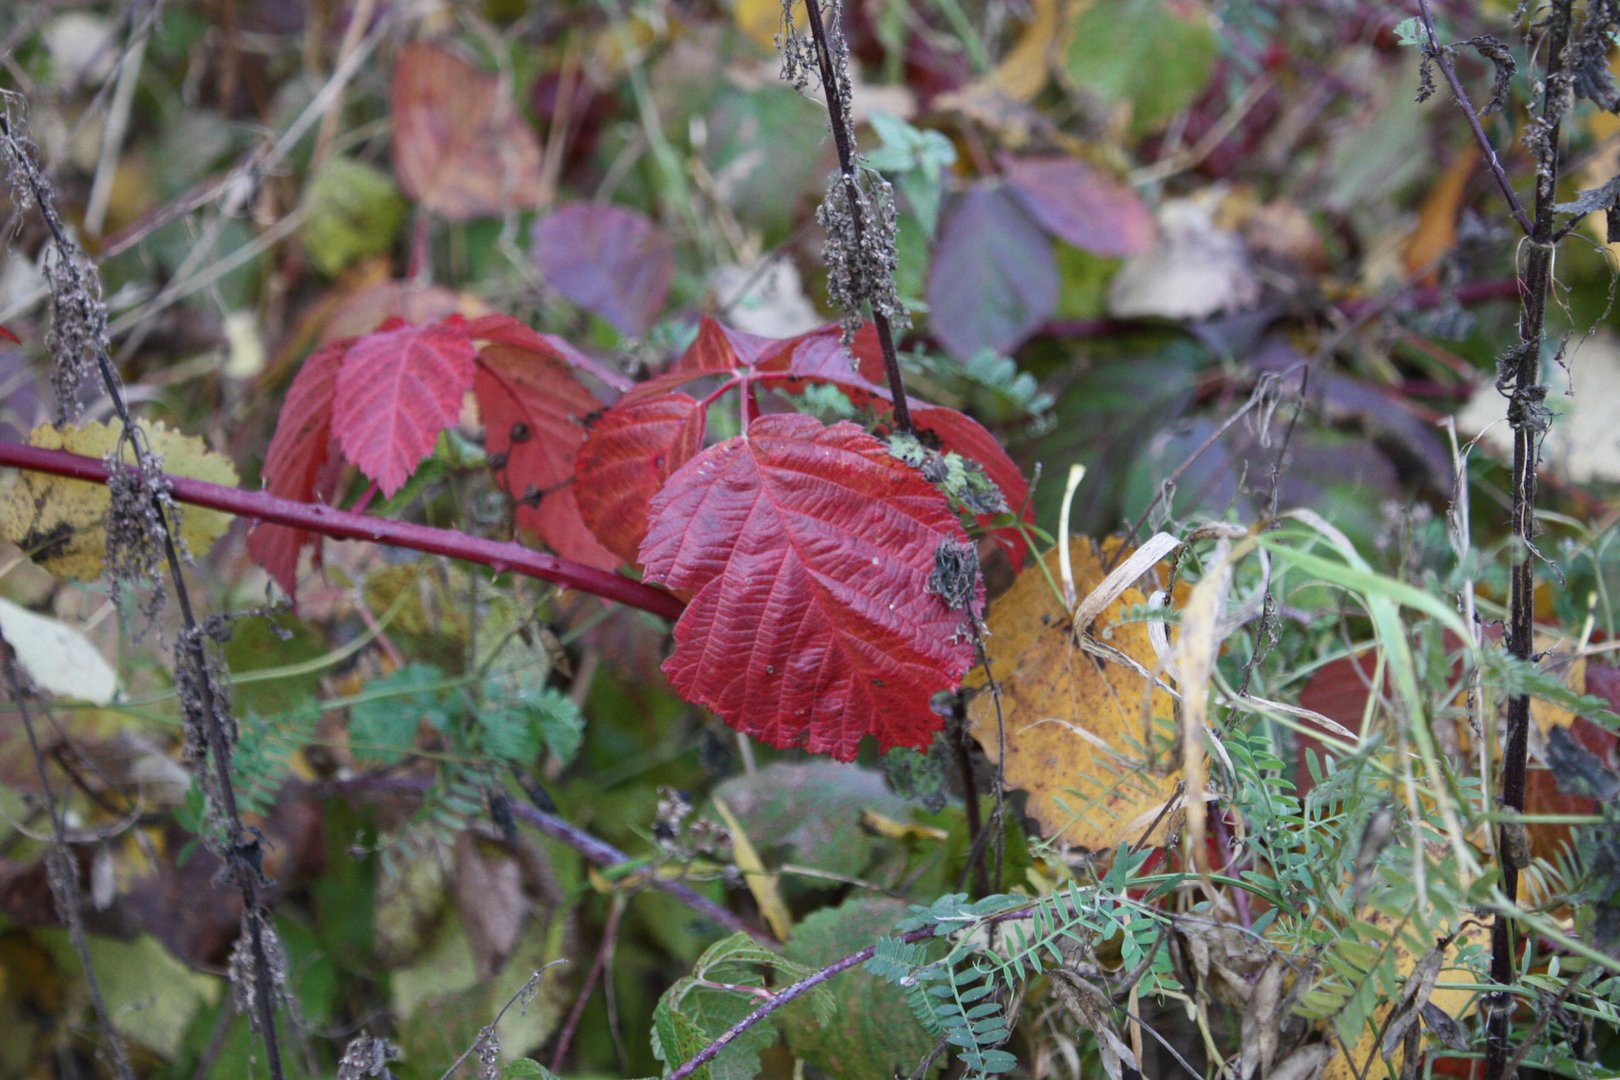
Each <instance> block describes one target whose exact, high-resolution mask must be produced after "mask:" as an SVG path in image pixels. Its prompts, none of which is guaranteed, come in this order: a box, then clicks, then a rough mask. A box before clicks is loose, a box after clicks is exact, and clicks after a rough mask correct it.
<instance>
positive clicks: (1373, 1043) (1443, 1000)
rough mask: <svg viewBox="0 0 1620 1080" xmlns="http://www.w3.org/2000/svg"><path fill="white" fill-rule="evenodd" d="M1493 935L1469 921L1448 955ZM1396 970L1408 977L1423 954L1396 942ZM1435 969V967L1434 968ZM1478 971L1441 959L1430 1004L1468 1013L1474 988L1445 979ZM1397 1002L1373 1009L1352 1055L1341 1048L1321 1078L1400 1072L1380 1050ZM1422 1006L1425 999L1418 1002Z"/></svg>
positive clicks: (1373, 1077) (1351, 1079) (1367, 1078)
mask: <svg viewBox="0 0 1620 1080" xmlns="http://www.w3.org/2000/svg"><path fill="white" fill-rule="evenodd" d="M1489 937H1490V935H1489V933H1488V932H1487V931H1486V929H1485V928H1484V927H1483V926H1481V925H1480V924H1479V923H1470V924H1469V925H1468V928H1467V929H1466V930H1464V931H1463V932H1462V933H1461V934H1459V935H1458V936H1457V939H1456V940H1455V941H1453V942H1452V943H1451V946H1450V948H1448V949H1447V950H1446V956H1447V957H1451V956H1454V955H1455V954H1456V952H1457V950H1458V949H1460V948H1462V947H1463V946H1464V945H1470V944H1472V945H1484V944H1485V943H1486V941H1487V939H1488V938H1489ZM1394 952H1395V970H1396V972H1397V973H1398V974H1399V975H1400V976H1401V978H1402V979H1405V978H1407V977H1409V976H1411V975H1412V972H1413V969H1414V968H1416V967H1417V965H1418V961H1419V960H1420V959H1421V957H1420V955H1419V954H1417V953H1414V952H1413V951H1412V949H1411V948H1410V947H1409V945H1408V944H1407V942H1406V941H1405V940H1404V939H1403V940H1399V941H1396V942H1395V948H1394ZM1431 971H1432V969H1431ZM1477 978H1478V975H1477V974H1476V973H1475V972H1472V971H1469V970H1468V969H1466V968H1451V967H1449V966H1447V965H1446V964H1445V963H1444V962H1442V965H1441V968H1440V974H1439V979H1438V981H1437V982H1436V984H1435V988H1434V992H1433V993H1431V994H1430V995H1429V999H1428V1001H1429V1004H1431V1005H1433V1006H1435V1007H1436V1008H1439V1009H1442V1010H1444V1011H1445V1013H1446V1015H1448V1016H1450V1017H1451V1018H1452V1019H1454V1020H1456V1019H1460V1018H1461V1017H1462V1016H1463V1015H1464V1014H1465V1013H1467V1012H1468V1011H1469V1010H1470V1009H1471V1008H1472V1006H1473V1003H1474V997H1475V994H1474V991H1472V990H1464V989H1460V988H1455V987H1448V986H1446V985H1444V984H1445V983H1446V982H1448V981H1450V982H1457V983H1470V982H1474V981H1476V979H1477ZM1395 1004H1396V1003H1395V1002H1393V1001H1386V1002H1384V1003H1382V1004H1380V1005H1379V1006H1378V1007H1377V1008H1375V1009H1374V1010H1373V1011H1372V1015H1371V1016H1370V1017H1368V1018H1367V1026H1366V1028H1365V1030H1363V1031H1362V1033H1361V1038H1359V1039H1358V1040H1356V1045H1355V1048H1354V1049H1353V1050H1352V1051H1351V1052H1350V1054H1349V1056H1346V1055H1345V1054H1344V1053H1343V1048H1342V1047H1341V1048H1340V1052H1339V1053H1337V1054H1335V1055H1334V1056H1333V1060H1331V1061H1329V1062H1328V1066H1327V1071H1326V1072H1324V1073H1323V1074H1322V1080H1392V1078H1394V1077H1398V1076H1400V1075H1402V1074H1401V1069H1400V1067H1399V1065H1398V1064H1392V1063H1391V1062H1386V1061H1385V1059H1384V1058H1383V1056H1382V1055H1381V1054H1379V1052H1378V1051H1379V1045H1378V1040H1379V1034H1380V1033H1381V1032H1382V1031H1383V1030H1384V1018H1385V1017H1387V1016H1388V1015H1389V1013H1390V1010H1391V1009H1393V1008H1394V1007H1395ZM1418 1005H1419V1007H1421V1005H1422V1003H1421V1002H1419V1003H1418ZM1400 1056H1401V1054H1400V1051H1399V1049H1397V1050H1396V1052H1395V1054H1394V1055H1393V1059H1392V1060H1393V1061H1398V1060H1399V1058H1400Z"/></svg>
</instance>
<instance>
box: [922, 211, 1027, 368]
mask: <svg viewBox="0 0 1620 1080" xmlns="http://www.w3.org/2000/svg"><path fill="white" fill-rule="evenodd" d="M1057 300H1058V273H1057V260H1056V259H1055V258H1054V256H1053V254H1052V242H1051V241H1050V240H1048V239H1047V238H1046V235H1045V234H1044V233H1043V232H1041V230H1040V227H1039V226H1037V225H1036V224H1035V223H1034V222H1033V221H1031V220H1030V218H1029V215H1028V214H1026V213H1025V212H1024V209H1023V207H1022V206H1020V205H1019V202H1018V199H1017V197H1016V196H1014V195H1013V194H1012V193H1011V192H1009V191H1008V190H1007V189H1006V188H1004V187H1000V186H991V185H987V184H979V185H976V186H974V187H972V188H970V189H969V190H968V191H967V193H966V194H964V195H962V196H961V197H960V198H959V199H957V200H956V201H955V202H954V203H953V204H952V206H951V208H950V210H949V211H948V212H947V213H946V215H945V220H944V222H943V223H942V224H941V225H940V230H939V247H938V249H937V250H936V252H935V254H934V262H933V267H932V269H931V270H930V271H929V274H928V310H929V316H928V318H929V324H930V326H931V327H932V329H933V332H934V336H935V337H937V338H939V340H940V343H941V344H943V345H944V346H945V348H946V349H947V350H948V351H949V352H950V353H951V355H952V356H955V357H958V358H960V359H963V360H966V359H968V358H969V357H972V356H974V355H975V354H977V353H978V352H980V351H981V350H984V349H991V350H994V351H996V352H1006V351H1008V350H1009V349H1013V348H1016V347H1017V346H1019V345H1021V344H1023V341H1024V339H1025V338H1027V337H1028V336H1029V335H1030V333H1031V332H1033V331H1034V329H1035V327H1037V326H1039V325H1040V324H1041V322H1042V321H1043V320H1044V319H1045V318H1046V317H1047V316H1048V315H1050V314H1051V313H1052V312H1053V311H1054V310H1055V309H1056V308H1057Z"/></svg>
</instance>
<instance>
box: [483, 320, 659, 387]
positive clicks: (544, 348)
mask: <svg viewBox="0 0 1620 1080" xmlns="http://www.w3.org/2000/svg"><path fill="white" fill-rule="evenodd" d="M467 336H468V337H470V338H476V339H478V340H481V341H488V342H491V343H492V344H495V345H513V346H516V347H517V348H519V349H528V350H529V351H531V352H539V353H555V354H557V356H559V357H561V358H562V359H564V360H566V361H568V364H569V366H571V367H572V368H574V370H576V371H585V372H589V373H590V374H592V375H594V376H596V377H597V378H598V379H601V380H602V381H603V382H604V383H606V384H607V385H608V386H611V387H613V389H615V390H618V391H620V392H621V393H622V392H623V391H626V390H629V389H631V388H632V387H633V386H634V385H635V384H634V383H633V382H631V381H630V380H629V379H627V378H626V377H625V376H624V375H622V374H620V373H619V372H617V371H614V370H613V369H611V368H609V367H606V366H605V365H603V364H601V363H600V362H598V361H597V360H595V359H594V358H592V357H590V356H587V355H585V354H584V353H582V352H580V351H579V350H578V349H576V348H574V347H573V346H572V345H570V344H568V342H566V341H564V340H563V339H562V338H560V337H558V336H557V335H556V334H542V333H540V332H539V331H538V330H534V329H532V328H530V327H529V326H527V325H525V324H524V323H521V322H519V321H518V320H516V319H514V318H512V316H510V315H499V314H496V315H481V316H479V317H478V318H476V319H474V320H472V321H471V322H469V323H468V324H467Z"/></svg>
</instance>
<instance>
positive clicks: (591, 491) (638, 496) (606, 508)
mask: <svg viewBox="0 0 1620 1080" xmlns="http://www.w3.org/2000/svg"><path fill="white" fill-rule="evenodd" d="M703 431H704V410H703V408H702V407H701V406H700V405H699V404H698V403H697V401H696V400H695V399H693V398H692V397H690V396H689V395H687V394H665V395H663V396H662V397H656V398H652V399H651V400H647V401H628V402H626V401H621V402H619V403H618V404H617V405H614V406H613V407H612V408H611V409H609V410H608V411H607V412H605V413H603V414H602V417H601V419H599V420H597V421H596V422H595V423H594V424H592V425H591V428H590V431H589V432H588V433H587V434H586V436H585V441H584V442H583V443H582V444H580V448H579V455H578V458H577V460H576V463H575V466H574V475H575V477H576V482H575V485H574V487H575V489H576V491H577V493H578V496H579V512H580V514H581V515H582V516H583V517H584V518H585V524H587V525H589V526H590V527H591V531H592V532H593V533H595V534H596V536H597V538H598V539H600V540H601V541H602V542H603V543H604V544H606V545H607V546H608V548H610V549H611V550H613V551H614V552H616V553H617V554H618V555H619V556H620V557H621V558H622V559H623V560H624V561H625V562H635V561H636V552H637V551H638V550H639V549H640V547H641V539H642V537H644V536H646V535H647V506H648V504H649V503H651V502H652V497H653V495H654V494H656V493H657V491H658V489H659V488H661V487H663V486H664V481H666V480H668V479H669V477H670V474H671V473H673V472H674V471H675V470H676V469H678V468H680V467H681V466H682V465H684V464H686V462H687V461H688V460H689V459H690V458H691V457H692V455H693V454H695V453H697V452H698V450H699V449H700V448H701V447H702V445H703Z"/></svg>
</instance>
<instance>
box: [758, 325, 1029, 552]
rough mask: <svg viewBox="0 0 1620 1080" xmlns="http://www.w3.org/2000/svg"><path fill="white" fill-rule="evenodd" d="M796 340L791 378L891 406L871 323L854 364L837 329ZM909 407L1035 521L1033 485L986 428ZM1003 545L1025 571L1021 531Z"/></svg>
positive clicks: (932, 409)
mask: <svg viewBox="0 0 1620 1080" xmlns="http://www.w3.org/2000/svg"><path fill="white" fill-rule="evenodd" d="M797 341H798V342H799V344H798V345H797V346H796V347H795V348H793V349H791V350H788V356H787V360H786V368H787V371H788V372H789V373H791V374H793V375H796V376H798V377H800V378H802V379H804V380H805V381H806V382H820V383H831V384H832V385H834V386H837V387H838V388H839V389H841V390H843V391H844V393H845V394H848V395H849V396H850V398H851V399H852V400H853V401H854V402H855V404H857V405H865V406H867V407H873V408H882V407H884V406H887V405H888V404H889V403H890V402H891V400H892V397H891V395H890V394H889V388H888V387H887V386H886V385H884V382H883V380H885V378H886V376H885V374H884V370H883V356H882V353H881V352H880V351H879V347H878V342H877V333H876V331H874V330H873V329H872V327H871V325H870V324H867V325H866V326H864V327H862V328H861V331H860V333H858V334H856V335H855V342H854V345H853V346H852V351H853V353H854V363H853V364H852V363H851V360H850V355H849V352H847V351H846V350H845V349H844V346H843V342H842V340H841V338H840V333H839V329H838V327H836V326H833V327H829V328H825V329H822V330H812V331H811V332H810V333H808V334H804V335H802V336H801V337H800V338H798V339H797ZM761 366H763V367H768V368H774V367H779V366H780V361H778V360H777V359H775V358H774V357H773V358H771V359H768V360H765V361H763V362H762V365H761ZM907 403H908V404H909V405H910V406H911V419H912V423H913V424H914V425H915V426H916V428H917V429H918V430H919V431H928V432H932V433H933V434H934V436H935V437H936V438H938V439H939V443H940V446H941V447H943V448H944V449H946V450H950V451H954V452H956V453H958V454H961V455H962V456H963V457H965V458H967V459H968V460H969V461H976V462H978V464H979V466H980V467H981V468H983V469H984V472H985V475H986V476H988V477H989V478H990V479H991V480H992V481H993V482H994V483H995V485H996V486H997V487H998V488H1000V489H1001V494H1002V497H1003V498H1005V499H1006V500H1007V506H1008V507H1009V508H1010V509H1011V510H1012V511H1013V512H1014V513H1018V512H1020V511H1022V512H1023V514H1024V519H1025V520H1026V521H1033V520H1034V519H1035V509H1034V506H1033V505H1031V504H1030V501H1029V481H1028V480H1026V479H1024V474H1023V472H1022V471H1021V470H1020V469H1019V468H1018V466H1017V464H1016V463H1015V462H1014V461H1013V459H1012V458H1010V457H1008V456H1007V451H1005V450H1003V449H1002V448H1001V444H1000V443H999V442H997V441H996V437H995V436H994V435H991V434H990V432H988V431H986V430H985V429H984V427H983V425H981V424H980V423H979V422H978V421H977V420H975V419H973V418H972V417H971V416H968V415H966V414H964V413H959V412H957V411H956V410H955V409H947V408H945V407H943V406H939V405H928V404H925V403H923V402H919V401H915V400H912V399H911V398H910V397H909V396H908V398H907ZM984 520H989V519H988V518H986V519H984ZM1003 542H1004V544H1005V546H1006V548H1007V554H1008V556H1009V557H1010V558H1011V559H1012V564H1013V568H1014V569H1017V568H1018V567H1020V566H1022V565H1023V564H1024V556H1025V555H1026V554H1028V551H1029V548H1028V545H1027V544H1025V542H1024V538H1023V537H1022V536H1020V535H1019V534H1018V533H1017V532H1016V531H1011V530H1009V531H1008V532H1007V534H1006V537H1005V539H1004V541H1003Z"/></svg>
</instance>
